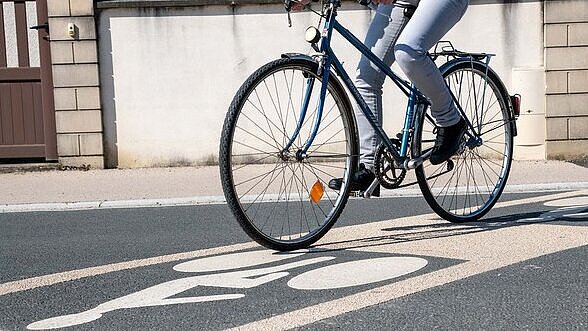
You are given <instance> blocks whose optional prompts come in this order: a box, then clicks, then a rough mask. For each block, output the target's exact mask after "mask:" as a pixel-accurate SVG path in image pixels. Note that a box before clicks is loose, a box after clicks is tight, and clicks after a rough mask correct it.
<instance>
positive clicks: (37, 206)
mask: <svg viewBox="0 0 588 331" xmlns="http://www.w3.org/2000/svg"><path fill="white" fill-rule="evenodd" d="M582 189H588V182H579V183H548V184H524V185H507V186H506V188H505V190H504V193H536V192H557V191H568V190H570V191H571V190H582ZM421 195H422V194H421V191H420V190H419V189H418V188H411V189H399V190H383V191H382V197H383V198H392V197H416V196H421ZM266 198H269V199H271V196H270V195H267V196H266ZM276 198H277V195H276ZM253 199H255V197H251V200H253ZM244 201H247V198H245V200H244ZM224 203H225V197H224V196H197V197H185V198H165V199H164V198H162V199H138V200H105V201H80V202H52V203H30V204H4V205H0V213H23V212H48V211H49V212H51V211H75V210H93V209H118V208H153V207H176V206H197V205H213V204H224Z"/></svg>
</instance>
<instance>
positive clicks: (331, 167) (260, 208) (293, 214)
mask: <svg viewBox="0 0 588 331" xmlns="http://www.w3.org/2000/svg"><path fill="white" fill-rule="evenodd" d="M309 77H313V78H314V79H316V83H315V84H314V87H313V90H312V94H311V99H310V103H309V107H308V111H307V115H306V117H305V120H304V122H303V125H302V127H301V130H300V134H299V135H298V137H297V138H296V139H295V140H294V142H293V144H292V147H291V148H290V149H289V151H288V152H286V153H284V152H283V149H284V147H285V146H286V144H287V142H288V141H289V137H290V135H291V133H292V132H294V130H295V128H296V123H297V121H298V116H299V114H300V108H301V104H302V100H303V96H304V91H305V87H306V82H307V79H308V78H309ZM258 82H259V83H258V84H257V85H256V86H254V87H252V88H251V89H250V90H249V91H248V94H247V96H246V97H245V98H244V101H243V103H242V106H241V108H240V111H239V114H238V117H237V120H236V121H235V123H234V127H233V136H232V139H231V148H230V160H231V162H230V172H231V176H232V181H231V184H232V187H233V192H234V194H235V198H236V200H237V202H238V204H239V206H240V209H241V211H242V212H243V216H244V217H245V219H246V220H247V223H248V225H250V226H251V228H252V229H253V230H254V231H255V232H257V233H258V234H259V235H261V236H263V237H264V238H265V239H266V240H269V241H271V242H275V243H279V244H295V243H300V242H304V241H307V240H309V239H311V238H312V237H314V236H315V235H317V233H319V232H320V231H321V230H322V229H324V228H325V227H326V226H327V225H328V224H329V223H330V222H331V220H333V218H334V217H336V216H335V215H338V213H339V212H340V209H341V208H342V205H343V204H344V202H345V200H346V196H344V195H343V194H342V192H343V190H342V189H341V190H333V189H330V188H329V187H328V182H329V180H330V179H331V178H349V169H350V166H351V164H350V162H351V151H350V141H351V139H352V137H351V136H352V135H351V133H350V131H349V128H348V127H347V126H346V123H347V122H346V121H347V118H346V113H345V111H343V109H342V107H343V103H342V102H341V98H340V97H339V96H338V95H337V94H336V93H335V92H334V91H333V89H332V88H331V86H329V89H328V92H327V96H326V98H325V106H324V110H323V116H322V121H321V126H320V128H319V131H318V133H317V135H316V138H315V140H314V142H313V144H312V146H311V147H310V149H309V150H308V152H307V155H306V157H304V158H303V159H299V158H296V152H297V151H298V150H300V148H301V147H302V145H303V144H304V142H305V141H306V139H307V138H308V136H309V134H310V132H311V129H312V127H313V124H314V121H315V119H316V116H317V105H318V95H319V89H320V85H321V84H320V80H319V78H318V77H317V76H316V75H315V74H313V73H312V71H311V70H309V68H306V67H304V66H296V65H292V66H288V67H283V66H282V67H280V68H278V69H276V70H273V71H270V72H268V73H267V74H266V75H265V76H264V77H262V78H260V80H258ZM316 183H320V185H321V186H322V188H323V191H324V192H323V195H322V198H321V199H320V200H319V201H318V202H317V203H315V202H313V201H312V200H311V198H310V191H311V190H312V187H313V186H314V185H315V184H316ZM317 185H318V184H317ZM344 197H345V199H344Z"/></svg>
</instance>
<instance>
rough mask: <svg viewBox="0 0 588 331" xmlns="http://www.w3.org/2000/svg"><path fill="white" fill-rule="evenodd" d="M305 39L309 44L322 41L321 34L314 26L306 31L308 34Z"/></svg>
mask: <svg viewBox="0 0 588 331" xmlns="http://www.w3.org/2000/svg"><path fill="white" fill-rule="evenodd" d="M304 39H306V41H308V42H309V43H313V44H314V43H316V42H318V41H319V40H320V39H321V33H320V32H319V30H318V29H317V28H315V27H314V26H309V27H308V29H306V33H305V34H304Z"/></svg>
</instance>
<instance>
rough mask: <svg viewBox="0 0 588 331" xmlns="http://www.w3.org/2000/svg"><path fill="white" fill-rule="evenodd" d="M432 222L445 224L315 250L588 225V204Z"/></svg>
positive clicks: (392, 231) (324, 245) (400, 228)
mask: <svg viewBox="0 0 588 331" xmlns="http://www.w3.org/2000/svg"><path fill="white" fill-rule="evenodd" d="M433 221H439V222H443V223H432V224H418V225H406V226H398V227H386V228H383V229H381V231H385V232H390V234H389V235H378V236H372V237H363V238H357V239H351V240H340V241H329V242H324V243H320V244H319V245H315V246H313V247H312V248H313V250H315V251H332V250H345V249H349V248H354V249H357V248H368V247H375V246H384V245H393V244H399V243H405V242H415V241H421V240H430V239H438V238H446V237H453V236H462V235H469V234H475V233H482V232H486V231H493V230H498V229H505V228H509V227H519V226H528V225H532V224H553V225H555V224H557V225H575V226H587V225H588V205H586V206H569V207H561V208H555V209H548V208H546V209H545V210H542V211H536V212H527V213H515V214H511V215H502V216H496V217H490V218H486V219H482V220H480V221H476V222H469V223H449V222H446V221H444V220H442V219H433ZM350 245H351V247H350ZM343 246H344V247H343Z"/></svg>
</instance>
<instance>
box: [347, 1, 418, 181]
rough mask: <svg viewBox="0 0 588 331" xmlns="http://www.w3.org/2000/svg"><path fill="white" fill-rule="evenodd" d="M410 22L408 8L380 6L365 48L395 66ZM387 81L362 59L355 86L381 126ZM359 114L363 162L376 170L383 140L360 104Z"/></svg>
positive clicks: (357, 112)
mask: <svg viewBox="0 0 588 331" xmlns="http://www.w3.org/2000/svg"><path fill="white" fill-rule="evenodd" d="M407 21H408V18H406V17H405V16H404V9H402V8H399V7H394V6H393V5H382V4H381V5H379V6H378V10H377V12H376V13H375V15H374V17H373V19H372V21H371V23H370V26H369V29H368V32H367V35H366V38H365V45H366V46H367V47H368V48H369V49H370V50H371V51H372V52H373V53H374V54H375V55H376V56H378V58H380V59H382V61H383V62H384V63H386V64H387V65H392V63H393V62H394V44H395V43H396V40H397V39H398V36H399V35H400V33H401V32H402V29H403V28H404V26H405V25H406V23H407ZM385 78H386V75H385V74H384V73H383V72H382V71H381V70H380V69H378V67H376V65H375V64H373V63H371V62H370V61H369V60H368V59H367V58H366V57H365V56H362V57H361V60H360V61H359V65H358V67H357V72H356V81H355V84H356V86H357V88H358V90H359V92H360V94H361V96H362V97H363V98H364V100H365V101H366V103H367V104H368V106H369V107H370V110H371V111H372V112H373V113H374V115H375V116H376V118H377V119H378V121H379V122H380V123H381V122H382V86H383V84H384V80H385ZM355 115H356V116H355V117H356V120H357V127H358V131H359V145H360V158H359V162H360V163H363V164H364V165H365V166H366V168H367V169H369V170H372V169H373V164H374V154H375V150H376V148H377V146H378V144H379V138H378V136H377V135H376V132H375V131H374V129H373V128H372V126H371V125H370V123H369V122H368V120H367V119H366V118H365V116H364V115H363V113H362V111H361V109H359V107H358V106H357V105H356V107H355Z"/></svg>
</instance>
